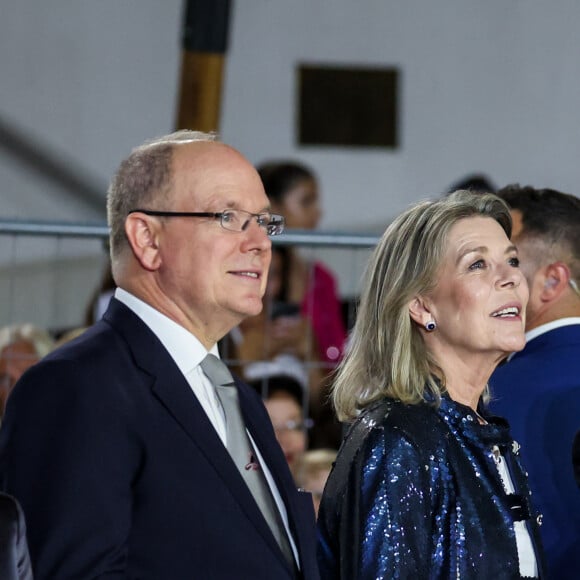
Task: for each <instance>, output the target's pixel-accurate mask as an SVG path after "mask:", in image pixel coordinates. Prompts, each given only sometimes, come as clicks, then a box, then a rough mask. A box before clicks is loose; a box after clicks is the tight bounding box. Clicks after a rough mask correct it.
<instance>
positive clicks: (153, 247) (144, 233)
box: [125, 212, 161, 272]
mask: <svg viewBox="0 0 580 580" xmlns="http://www.w3.org/2000/svg"><path fill="white" fill-rule="evenodd" d="M159 231H160V224H159V220H157V219H156V218H152V217H151V216H148V215H145V214H142V213H139V212H135V213H130V214H129V215H128V216H127V219H126V220H125V234H126V235H127V238H128V240H129V244H130V245H131V249H132V250H133V254H134V256H135V258H136V259H137V261H138V262H139V263H140V264H141V266H142V267H143V268H144V269H145V270H149V271H150V272H153V271H155V270H157V269H158V268H159V266H160V265H161V256H160V253H159Z"/></svg>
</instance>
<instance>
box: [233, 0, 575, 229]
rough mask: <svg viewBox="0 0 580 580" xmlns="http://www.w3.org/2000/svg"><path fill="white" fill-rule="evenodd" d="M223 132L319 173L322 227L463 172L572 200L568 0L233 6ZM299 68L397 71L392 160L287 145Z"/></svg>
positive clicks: (391, 210) (305, 1)
mask: <svg viewBox="0 0 580 580" xmlns="http://www.w3.org/2000/svg"><path fill="white" fill-rule="evenodd" d="M236 6H237V9H236V13H235V27H234V30H233V38H232V47H231V51H230V56H229V62H228V64H229V68H228V76H227V85H226V102H225V111H224V122H223V133H224V135H225V136H226V137H227V138H229V139H230V141H232V142H233V143H235V144H236V145H238V146H239V147H240V148H241V149H242V150H244V151H245V153H246V154H247V155H248V156H249V157H250V158H251V159H252V160H253V161H255V162H259V161H260V160H262V159H263V158H264V157H266V156H270V155H274V154H281V155H287V156H291V155H297V156H299V157H300V158H301V159H303V160H304V161H307V162H309V163H311V164H312V165H313V166H314V167H315V168H317V169H318V171H319V174H320V177H321V181H322V185H323V189H324V194H325V220H324V224H323V225H324V226H326V227H329V228H343V227H348V226H349V225H351V224H352V225H354V226H357V227H359V226H364V225H365V224H375V223H377V222H378V221H380V219H379V218H378V216H377V213H380V215H381V217H383V216H384V220H388V218H390V217H392V216H393V215H394V214H395V213H397V212H399V211H400V210H401V209H402V208H404V207H406V205H407V204H408V203H409V202H411V201H414V200H416V199H418V198H420V197H423V196H425V195H430V194H438V193H440V192H442V191H443V190H445V189H446V188H447V187H448V186H449V185H450V184H451V183H452V182H455V181H456V180H457V179H458V178H460V177H462V176H463V175H464V174H466V173H468V172H472V171H476V170H477V171H485V172H487V173H488V174H489V175H490V176H491V178H492V179H493V180H494V181H495V182H496V183H497V184H498V185H504V184H506V183H510V182H514V181H519V182H525V183H530V184H532V185H536V186H552V187H555V188H561V189H563V190H566V191H570V192H574V193H575V192H578V190H579V179H578V178H579V175H580V164H578V163H577V161H576V159H577V154H578V151H579V150H580V131H579V130H578V129H579V125H580V114H579V113H578V107H579V103H580V98H579V97H580V74H579V73H580V59H579V58H578V54H579V53H580V35H579V34H578V24H579V21H580V3H577V2H574V1H573V0H568V1H559V2H539V1H535V0H531V1H530V0H525V1H524V0H508V1H506V0H486V1H485V2H482V1H481V0H437V1H436V2H433V1H431V0H405V2H395V1H388V0H365V2H352V1H351V0H326V1H324V0H317V1H313V0H293V1H292V2H274V1H269V0H241V1H238V2H237V4H236ZM301 62H318V63H333V64H357V65H359V64H362V65H381V66H383V65H385V66H398V67H400V69H401V72H402V95H401V96H402V99H401V103H402V123H401V140H402V146H401V148H400V149H399V150H397V151H395V152H388V151H384V150H382V151H380V150H379V151H376V150H356V151H353V150H344V149H330V148H304V149H300V150H298V149H296V146H295V133H294V112H295V101H294V96H295V68H296V65H297V64H298V63H301Z"/></svg>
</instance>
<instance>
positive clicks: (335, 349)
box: [301, 262, 346, 367]
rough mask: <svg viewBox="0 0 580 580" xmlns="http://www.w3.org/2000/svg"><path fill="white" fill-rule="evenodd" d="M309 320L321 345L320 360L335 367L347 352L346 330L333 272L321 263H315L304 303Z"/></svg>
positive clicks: (304, 311)
mask: <svg viewBox="0 0 580 580" xmlns="http://www.w3.org/2000/svg"><path fill="white" fill-rule="evenodd" d="M301 312H302V315H303V316H305V317H306V318H308V320H310V323H311V324H312V330H313V332H314V336H315V337H316V341H317V343H318V348H319V356H320V360H321V361H323V362H326V363H329V365H332V366H333V367H334V366H336V365H337V364H338V362H339V361H340V359H341V358H342V355H343V353H344V346H345V342H346V329H345V326H344V321H343V319H342V312H341V304H340V300H339V298H338V295H337V291H336V280H335V278H334V275H333V274H331V272H330V271H329V270H328V268H327V267H326V266H324V265H323V264H322V263H321V262H315V263H314V264H313V265H312V270H311V279H310V283H309V285H308V290H307V292H306V295H305V296H304V300H303V301H302V305H301Z"/></svg>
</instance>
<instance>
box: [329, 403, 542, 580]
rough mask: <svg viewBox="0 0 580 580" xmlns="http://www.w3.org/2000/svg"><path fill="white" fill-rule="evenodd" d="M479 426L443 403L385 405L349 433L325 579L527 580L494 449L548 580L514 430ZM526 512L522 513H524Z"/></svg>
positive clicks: (338, 475) (339, 465)
mask: <svg viewBox="0 0 580 580" xmlns="http://www.w3.org/2000/svg"><path fill="white" fill-rule="evenodd" d="M488 421H489V424H487V425H481V424H480V423H479V422H478V420H477V416H476V414H475V413H474V412H473V411H472V410H471V409H470V408H469V407H465V406H463V405H460V404H458V403H456V402H454V401H452V400H451V399H449V398H447V397H444V398H443V399H442V402H441V405H440V407H439V408H436V407H434V406H433V405H430V404H427V403H425V404H420V405H404V404H402V403H400V402H396V401H391V400H383V401H380V402H378V403H376V404H374V405H373V406H372V407H370V408H369V409H367V410H366V411H365V412H364V413H363V414H362V415H361V416H360V417H359V419H358V420H357V421H356V422H355V424H354V425H353V427H352V428H351V429H350V431H349V434H348V435H347V437H346V438H345V440H344V442H343V445H342V446H341V449H340V452H339V456H338V458H337V461H336V464H335V466H334V468H333V471H332V473H331V475H330V477H329V479H328V482H327V485H326V489H325V491H324V496H323V499H322V503H321V507H320V515H319V520H318V529H319V545H318V556H319V565H320V572H321V578H322V580H327V579H342V580H375V579H376V580H379V579H407V578H409V579H410V578H413V579H431V578H433V579H435V578H437V579H439V578H454V579H457V578H467V579H472V578H473V579H476V578H477V579H479V578H481V579H486V580H487V579H496V578H498V579H504V578H505V579H511V578H520V577H521V576H520V574H519V563H518V555H517V547H516V540H515V533H514V529H513V521H514V514H515V511H514V501H513V497H512V498H508V496H507V495H506V493H505V491H504V488H503V485H502V482H501V479H500V477H499V474H498V471H497V468H496V465H495V464H494V456H493V452H492V448H493V447H494V446H496V445H497V446H498V447H499V449H500V450H501V453H502V455H503V457H504V458H505V460H506V462H507V467H508V469H509V472H510V475H511V478H512V480H513V483H514V487H515V490H516V493H517V494H518V495H517V498H518V500H519V501H518V502H516V503H517V504H518V505H519V504H521V505H520V507H519V508H518V509H519V511H518V514H517V515H516V516H515V517H516V518H523V519H526V525H527V526H528V529H529V531H530V534H531V537H532V541H533V543H534V548H535V550H536V557H537V560H538V568H539V570H540V577H544V576H543V574H542V570H543V561H542V558H543V557H542V552H541V547H540V543H539V542H540V540H539V534H538V529H537V521H536V519H537V514H535V512H534V510H533V508H532V506H531V504H530V501H529V496H530V491H529V489H528V487H527V482H526V478H525V473H524V471H523V469H522V466H521V464H520V461H519V458H518V455H517V452H518V447H517V445H515V444H514V442H513V441H512V439H511V437H510V435H509V429H508V426H507V423H505V422H504V421H502V420H500V419H495V418H491V417H490V418H488ZM522 506H523V507H522Z"/></svg>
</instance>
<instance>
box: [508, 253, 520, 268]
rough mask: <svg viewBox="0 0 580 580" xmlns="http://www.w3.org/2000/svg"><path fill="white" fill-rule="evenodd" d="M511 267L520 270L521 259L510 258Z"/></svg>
mask: <svg viewBox="0 0 580 580" xmlns="http://www.w3.org/2000/svg"><path fill="white" fill-rule="evenodd" d="M509 265H510V266H513V267H514V268H519V267H520V259H519V258H516V257H515V256H514V257H513V258H510V259H509Z"/></svg>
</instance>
